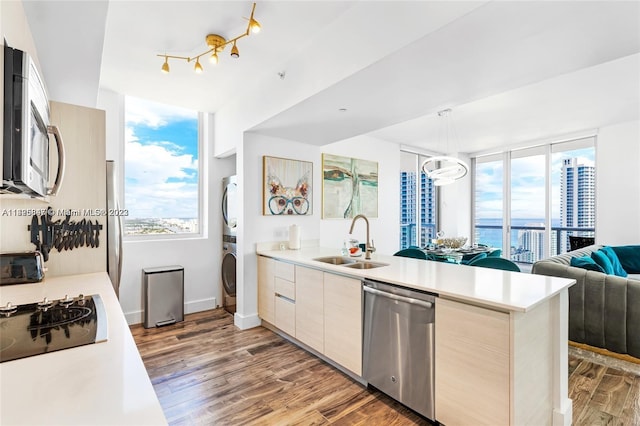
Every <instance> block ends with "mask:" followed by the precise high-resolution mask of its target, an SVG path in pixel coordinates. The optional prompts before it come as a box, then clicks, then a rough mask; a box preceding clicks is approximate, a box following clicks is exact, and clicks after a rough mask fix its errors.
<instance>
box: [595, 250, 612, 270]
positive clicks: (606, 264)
mask: <svg viewBox="0 0 640 426" xmlns="http://www.w3.org/2000/svg"><path fill="white" fill-rule="evenodd" d="M591 258H592V259H593V260H595V262H596V263H597V264H598V265H600V266H601V267H602V269H604V273H605V274H607V275H613V265H612V264H611V261H610V260H609V258H608V257H607V255H606V254H604V253H603V252H601V251H600V250H598V251H594V252H591Z"/></svg>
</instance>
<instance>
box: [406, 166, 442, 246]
mask: <svg viewBox="0 0 640 426" xmlns="http://www.w3.org/2000/svg"><path fill="white" fill-rule="evenodd" d="M416 175H417V174H416V172H406V171H403V172H400V247H401V248H406V247H409V246H410V245H415V244H416V241H417V243H418V245H420V246H421V247H424V246H425V245H427V244H428V243H429V240H431V239H432V238H435V234H436V229H435V224H436V216H437V211H436V196H435V186H434V185H433V182H432V181H431V179H427V177H426V175H425V174H424V173H420V207H419V208H420V223H421V227H420V229H421V230H422V231H421V232H420V229H419V228H418V226H417V223H418V218H417V209H418V205H417V202H416V201H417V199H418V186H417V179H416Z"/></svg>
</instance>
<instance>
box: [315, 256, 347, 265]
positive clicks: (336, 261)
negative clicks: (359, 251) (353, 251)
mask: <svg viewBox="0 0 640 426" xmlns="http://www.w3.org/2000/svg"><path fill="white" fill-rule="evenodd" d="M313 260H315V261H318V262H323V263H330V264H332V265H350V264H354V263H356V261H355V260H353V259H349V258H348V257H344V256H327V257H316V258H315V259H313Z"/></svg>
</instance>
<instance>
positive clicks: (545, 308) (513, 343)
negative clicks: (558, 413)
mask: <svg viewBox="0 0 640 426" xmlns="http://www.w3.org/2000/svg"><path fill="white" fill-rule="evenodd" d="M552 321H553V316H552V315H551V307H550V303H549V301H545V302H544V303H541V304H540V305H538V306H536V307H535V308H534V309H532V310H530V311H527V312H509V313H507V312H499V311H495V310H492V309H486V308H481V307H477V306H472V305H468V304H464V303H460V302H456V301H452V300H447V299H443V298H439V299H438V300H437V301H436V336H435V337H436V344H435V350H436V358H435V360H436V392H435V395H436V420H437V421H439V422H440V423H443V424H446V425H447V426H456V425H469V424H473V425H520V424H532V425H533V424H535V425H551V424H552V423H553V419H552V413H553V403H552V397H553V393H554V392H553V381H554V377H553V375H554V366H553V355H552V347H553V333H552V331H551V330H552Z"/></svg>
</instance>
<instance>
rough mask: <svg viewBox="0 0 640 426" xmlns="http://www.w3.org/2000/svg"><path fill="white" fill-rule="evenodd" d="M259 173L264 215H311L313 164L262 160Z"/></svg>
mask: <svg viewBox="0 0 640 426" xmlns="http://www.w3.org/2000/svg"><path fill="white" fill-rule="evenodd" d="M263 169H264V176H263V181H264V193H263V211H262V213H263V214H264V215H267V216H272V215H274V216H276V215H310V214H311V213H312V208H311V207H312V202H313V198H312V179H313V176H312V173H313V163H311V162H307V161H298V160H290V159H286V158H277V157H268V156H264V157H263Z"/></svg>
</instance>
